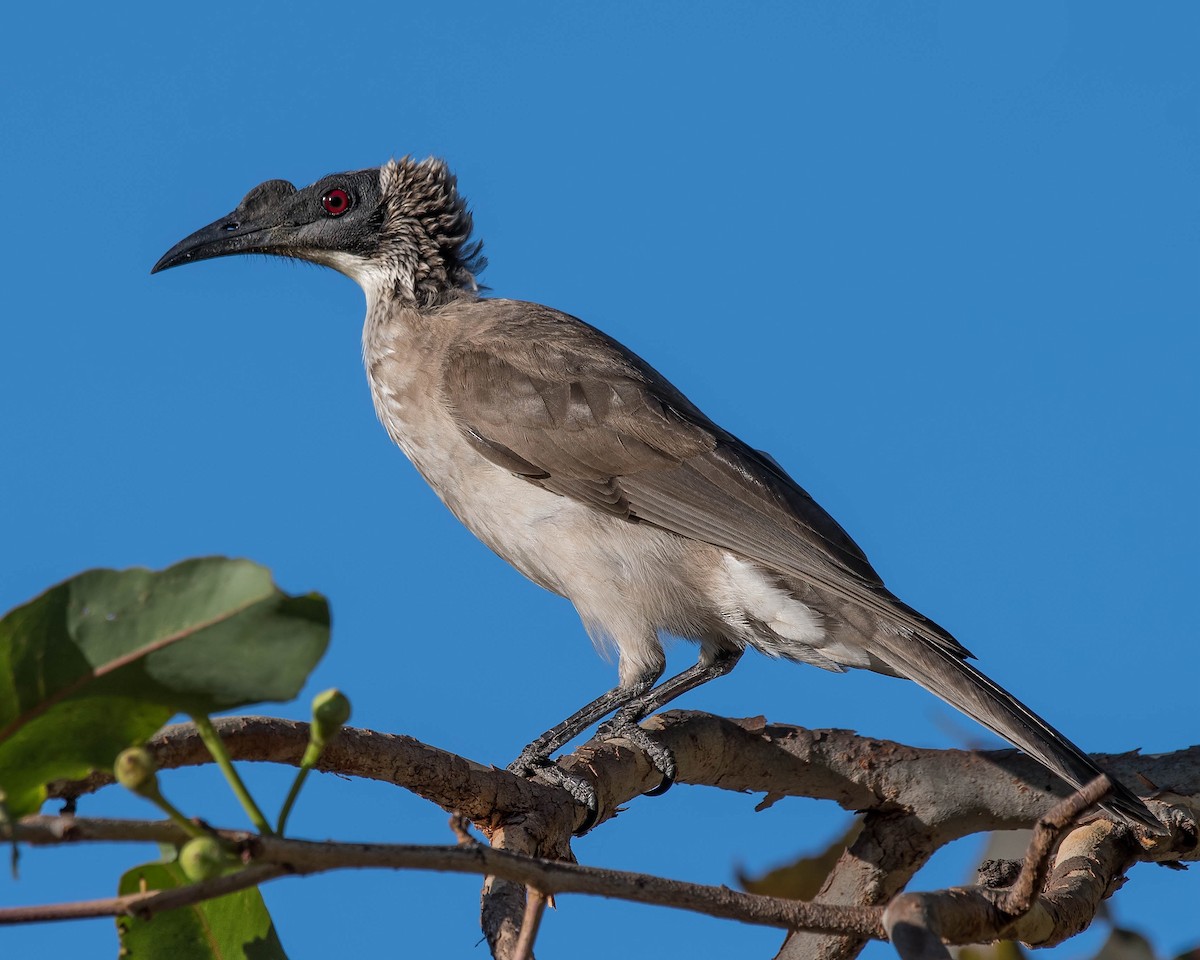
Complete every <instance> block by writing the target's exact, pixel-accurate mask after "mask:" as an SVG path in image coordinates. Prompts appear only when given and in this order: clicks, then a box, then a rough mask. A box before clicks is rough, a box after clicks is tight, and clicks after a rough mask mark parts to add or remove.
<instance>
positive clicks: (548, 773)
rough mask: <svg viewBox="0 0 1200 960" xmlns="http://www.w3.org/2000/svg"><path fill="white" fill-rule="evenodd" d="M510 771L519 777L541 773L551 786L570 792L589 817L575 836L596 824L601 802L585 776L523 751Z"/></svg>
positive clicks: (512, 764)
mask: <svg viewBox="0 0 1200 960" xmlns="http://www.w3.org/2000/svg"><path fill="white" fill-rule="evenodd" d="M508 772H509V773H512V774H515V775H516V776H518V777H532V776H534V775H535V774H536V775H540V777H541V779H542V780H544V781H545V782H547V783H549V784H550V785H551V786H555V787H559V788H561V789H563V790H565V791H566V792H567V793H568V794H570V796H571V799H572V800H574V801H575V802H576V803H578V804H579V805H580V806H582V807H584V808H585V809H586V810H587V818H586V819H585V820H584V821H583V823H582V824H581V825H580V826H579V827H577V828H576V830H575V836H577V837H581V836H583V835H584V834H585V833H587V832H588V831H589V830H591V829H592V827H594V826H595V825H596V819H597V818H598V817H599V815H600V803H599V800H598V798H597V797H596V788H595V787H594V786H592V784H591V783H590V782H589V781H587V780H585V779H584V778H583V777H580V776H576V775H575V774H573V773H567V771H566V770H564V769H563V768H562V767H560V766H559V765H558V764H557V763H555V762H554V761H553V760H551V759H550V758H549V757H543V756H539V755H537V754H527V753H526V752H522V753H521V755H520V756H519V757H517V759H516V760H514V761H513V762H512V763H510V764H509V765H508Z"/></svg>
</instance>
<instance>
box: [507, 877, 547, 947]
mask: <svg viewBox="0 0 1200 960" xmlns="http://www.w3.org/2000/svg"><path fill="white" fill-rule="evenodd" d="M545 912H546V895H545V894H544V893H542V891H541V890H538V889H537V888H536V887H526V888H525V917H524V918H523V919H522V920H521V936H520V937H519V938H518V939H517V948H516V950H515V951H513V960H533V942H534V941H535V940H536V939H537V935H538V928H539V927H540V926H541V925H542V915H543V914H544V913H545Z"/></svg>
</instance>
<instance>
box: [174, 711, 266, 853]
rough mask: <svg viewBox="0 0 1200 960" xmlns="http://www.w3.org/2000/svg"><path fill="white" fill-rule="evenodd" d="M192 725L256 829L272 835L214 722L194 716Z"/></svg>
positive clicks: (203, 717)
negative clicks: (226, 749) (235, 767)
mask: <svg viewBox="0 0 1200 960" xmlns="http://www.w3.org/2000/svg"><path fill="white" fill-rule="evenodd" d="M192 723H194V724H195V725H196V730H197V732H199V734H200V739H201V740H202V741H204V745H205V746H206V747H208V752H209V753H211V754H212V757H213V759H214V760H215V761H217V766H218V767H220V768H221V772H222V773H223V774H225V779H226V780H228V781H229V786H230V789H232V790H233V795H234V796H235V797H237V798H238V801H239V802H240V803H241V805H242V809H243V810H245V811H246V815H247V816H248V817H249V818H250V822H251V823H253V824H254V828H255V829H256V830H257V831H258V832H259V833H261V834H267V835H272V834H274V832H275V831H273V830H272V829H271V825H270V824H269V823H267V818H266V817H264V816H263V812H262V811H261V810H260V809H259V808H258V804H257V803H255V802H254V798H253V797H252V796H250V791H249V790H247V789H246V784H245V783H243V782H242V778H241V777H240V776H239V775H238V772H237V771H236V770H235V769H234V768H233V762H232V761H231V760H230V759H229V754H228V753H226V751H225V744H223V743H222V742H221V738H220V736H219V735H218V734H217V731H216V730H215V729H214V728H213V725H212V721H211V720H210V719H209V718H208V717H207V716H205V715H204V714H202V713H200V714H192Z"/></svg>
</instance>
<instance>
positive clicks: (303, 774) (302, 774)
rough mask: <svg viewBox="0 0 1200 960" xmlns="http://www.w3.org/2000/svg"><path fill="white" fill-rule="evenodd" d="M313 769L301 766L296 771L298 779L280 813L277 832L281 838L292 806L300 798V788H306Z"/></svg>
mask: <svg viewBox="0 0 1200 960" xmlns="http://www.w3.org/2000/svg"><path fill="white" fill-rule="evenodd" d="M311 769H312V767H311V766H301V767H300V769H299V770H297V771H296V779H295V780H293V781H292V789H291V790H289V791H288V795H287V799H286V800H284V801H283V809H281V810H280V811H279V825H278V826H277V827H276V828H275V832H276V833H277V834H279V835H280V836H281V837H282V836H283V828H284V827H286V826H287V820H288V817H289V816H290V815H291V812H292V805H293V804H295V802H296V798H297V797H298V796H300V788H301V787H302V786H304V780H305V778H307V777H308V772H309V771H310V770H311Z"/></svg>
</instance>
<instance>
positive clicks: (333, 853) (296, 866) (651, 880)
mask: <svg viewBox="0 0 1200 960" xmlns="http://www.w3.org/2000/svg"><path fill="white" fill-rule="evenodd" d="M6 832H7V831H6ZM216 833H217V835H218V836H220V837H221V838H223V839H224V840H226V841H228V842H229V843H231V844H233V845H234V848H235V850H237V851H238V852H239V853H240V854H241V856H242V857H243V859H246V860H248V861H250V862H251V863H252V864H253V865H254V867H255V868H257V869H258V871H259V872H256V873H254V874H252V875H251V879H249V880H246V879H245V875H246V872H245V871H243V872H242V873H239V874H234V875H232V876H230V877H223V878H220V879H221V880H222V881H225V882H226V884H228V886H221V885H218V882H217V881H205V882H204V883H200V884H193V885H191V886H188V887H180V888H178V889H176V890H172V891H161V892H157V893H152V894H146V895H141V894H138V895H135V900H134V901H133V907H132V909H134V910H135V911H136V912H137V913H138V914H139V915H142V916H146V915H150V914H153V913H157V912H161V911H162V910H166V909H173V908H175V907H179V906H183V905H185V904H188V903H195V902H198V901H199V900H202V899H207V898H208V897H210V896H214V895H217V894H219V893H228V892H230V890H233V889H239V888H240V887H241V886H252V885H254V884H255V883H257V882H260V881H261V880H263V879H270V878H272V877H274V876H282V875H284V874H293V875H303V874H312V873H321V872H324V871H328V870H337V869H348V868H357V869H362V868H376V869H380V868H383V869H417V870H437V871H443V872H450V873H477V874H490V875H493V876H497V877H503V878H505V879H506V880H509V881H511V882H514V883H520V884H522V885H524V886H532V887H535V888H536V889H538V890H540V891H542V892H543V893H544V894H546V895H552V894H557V893H582V894H589V895H593V896H603V897H610V898H614V899H619V900H631V901H634V902H638V903H649V904H656V905H658V906H664V907H673V908H676V909H680V910H690V911H693V912H697V913H703V914H706V915H708V916H714V917H723V918H725V919H729V920H740V921H742V922H743V923H752V924H758V925H763V926H770V927H781V928H785V929H819V930H825V931H830V932H839V933H852V934H855V935H859V936H867V937H880V936H882V935H883V928H882V926H881V922H880V920H881V916H882V911H880V910H878V909H863V908H856V907H830V906H822V905H819V904H809V903H803V902H801V901H797V900H785V899H782V898H779V897H764V896H760V895H758V894H751V893H740V892H738V891H735V890H730V889H729V888H728V887H713V886H706V885H703V884H697V883H687V882H684V881H681V880H667V879H664V878H662V877H654V876H650V875H648V874H642V873H629V872H626V871H621V870H604V869H599V868H596V867H582V866H578V865H576V864H571V863H563V862H561V861H557V860H543V859H536V858H532V857H524V856H520V855H517V854H513V853H509V852H507V851H504V850H495V849H492V848H490V847H487V846H484V845H483V844H469V845H468V844H456V845H454V846H425V845H419V844H386V843H334V842H315V841H309V840H288V839H283V838H281V837H275V836H261V835H259V834H252V833H246V832H244V831H231V830H218V831H216ZM16 838H17V839H18V840H21V841H25V842H27V843H33V844H59V843H80V842H89V841H107V842H111V841H114V840H116V841H120V840H135V841H145V840H154V841H157V842H160V843H182V842H183V841H184V840H185V839H186V838H187V835H186V834H185V833H184V832H183V831H182V830H181V829H179V827H177V826H176V825H175V824H173V823H171V822H170V821H169V820H161V821H125V820H107V819H90V818H78V819H77V818H75V817H62V816H60V817H47V816H32V817H26V818H24V819H23V820H21V821H20V822H18V823H17V825H16ZM238 878H243V880H242V881H241V882H240V883H239V881H238ZM255 878H257V879H255ZM101 904H102V905H105V906H103V907H100V906H97V905H101ZM52 909H53V908H49V907H47V908H41V907H12V908H7V909H3V910H0V923H21V922H31V921H32V920H34V919H56V918H55V917H51V916H50V912H51V910H52ZM80 909H81V908H80V906H79V905H78V904H64V905H61V911H60V912H61V916H62V918H67V917H74V916H103V915H118V914H122V913H128V912H130V910H131V906H130V900H129V898H128V897H114V898H112V899H111V900H109V901H90V902H89V907H88V912H87V913H81V912H79V911H80Z"/></svg>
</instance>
